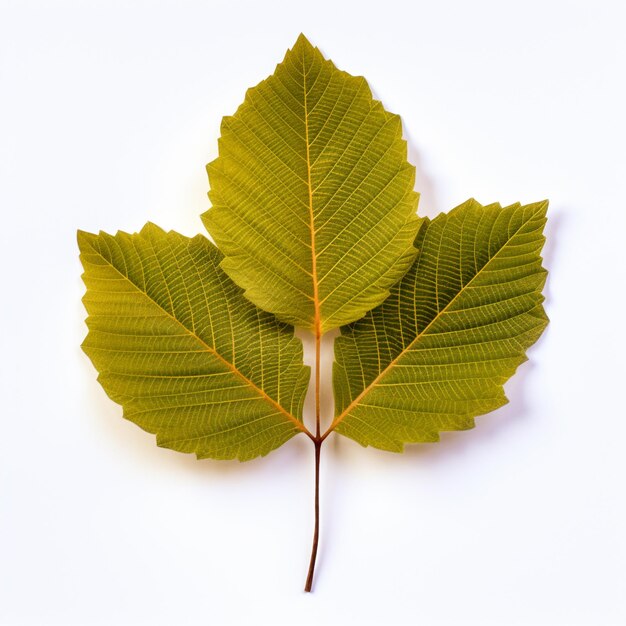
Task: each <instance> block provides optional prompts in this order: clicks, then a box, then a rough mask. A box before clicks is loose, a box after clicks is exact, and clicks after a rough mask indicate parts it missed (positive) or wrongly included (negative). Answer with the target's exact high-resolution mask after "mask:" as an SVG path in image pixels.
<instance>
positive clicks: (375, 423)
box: [332, 200, 548, 451]
mask: <svg viewBox="0 0 626 626" xmlns="http://www.w3.org/2000/svg"><path fill="white" fill-rule="evenodd" d="M547 204H548V203H547V202H539V203H536V204H529V205H526V206H521V205H519V204H516V205H513V206H509V207H506V208H501V207H500V206H499V205H496V204H492V205H489V206H485V207H483V206H481V205H480V204H479V203H478V202H476V201H475V200H469V201H467V202H465V203H464V204H463V205H461V206H459V207H457V208H456V209H454V210H452V211H450V213H448V214H442V215H439V216H438V217H437V218H436V219H434V220H433V221H432V222H429V221H428V220H424V221H423V224H422V227H421V229H420V232H419V234H418V236H417V239H416V244H415V245H416V247H417V248H418V249H419V255H418V257H417V259H416V261H415V263H414V265H413V267H412V268H411V269H410V270H409V272H408V273H407V274H406V276H405V277H404V278H403V280H402V281H401V282H400V283H399V284H398V285H397V286H396V287H394V289H393V290H392V294H391V296H390V297H389V298H388V299H387V300H386V301H385V302H384V303H383V304H382V305H381V306H380V307H378V308H377V309H375V310H374V311H372V312H370V313H369V314H368V315H367V316H366V317H365V318H364V319H363V320H360V321H358V322H356V323H355V324H353V325H351V326H348V327H346V328H343V329H342V330H341V337H339V338H338V339H337V341H336V343H335V356H336V362H335V365H334V371H333V378H334V392H335V404H336V409H335V411H336V416H335V419H334V422H333V425H332V428H334V429H335V430H337V432H340V433H341V434H343V435H347V436H348V437H351V438H353V439H355V440H356V441H358V442H359V443H361V444H363V445H371V446H375V447H377V448H383V449H386V450H393V451H401V450H402V447H403V444H404V443H407V442H419V441H437V440H438V438H439V435H438V433H439V431H445V430H463V429H467V428H471V427H472V426H473V425H474V421H473V418H474V417H475V416H477V415H481V414H483V413H487V412H489V411H492V410H494V409H496V408H498V407H499V406H501V405H503V404H505V403H506V402H507V400H506V397H505V395H504V391H503V388H502V385H503V384H504V382H505V381H506V380H507V379H508V378H509V377H510V376H512V375H513V373H514V372H515V370H516V368H517V367H518V366H519V365H520V363H522V362H523V361H525V360H526V356H525V352H526V349H527V348H528V347H529V346H531V345H532V344H533V343H534V342H535V341H536V340H537V338H538V337H539V335H540V334H541V332H542V331H543V329H544V327H545V325H546V324H547V317H546V315H545V312H544V310H543V306H542V304H541V303H542V302H543V296H542V294H541V290H542V288H543V285H544V282H545V278H546V271H545V269H543V267H542V266H541V256H540V253H541V248H542V246H543V242H544V236H543V234H542V231H543V226H544V223H545V214H546V209H547Z"/></svg>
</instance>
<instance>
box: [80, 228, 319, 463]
mask: <svg viewBox="0 0 626 626" xmlns="http://www.w3.org/2000/svg"><path fill="white" fill-rule="evenodd" d="M79 247H80V250H81V260H82V262H83V266H84V268H85V273H84V274H83V280H84V282H85V285H86V287H87V292H86V294H85V297H84V298H83V302H84V304H85V307H86V309H87V311H88V313H89V317H88V319H87V325H88V327H89V333H88V335H87V337H86V339H85V341H84V343H83V350H84V351H85V352H86V353H87V355H88V356H89V358H90V359H91V360H92V362H93V363H94V366H95V367H96V369H97V370H98V371H99V372H100V375H99V381H100V383H101V384H102V386H103V387H104V389H105V391H106V392H107V394H108V395H109V396H110V397H111V398H112V399H113V400H114V401H116V402H118V403H119V404H122V406H123V407H124V417H126V418H127V419H129V420H131V421H133V422H135V423H137V424H138V425H139V426H140V427H142V428H143V429H144V430H148V431H149V432H152V433H156V434H157V443H158V444H159V445H161V446H164V447H170V448H173V449H176V450H179V451H182V452H195V453H196V455H197V456H198V458H204V457H212V458H235V457H237V458H239V459H240V460H247V459H249V458H253V457H255V456H258V455H264V454H267V453H269V452H270V451H271V450H273V449H274V448H276V447H278V446H279V445H281V444H282V443H284V442H285V441H287V440H288V439H290V438H291V437H292V436H294V435H295V434H297V433H298V432H306V429H305V427H304V425H303V424H302V404H303V401H304V395H305V393H306V388H307V385H308V377H309V374H308V367H306V366H304V365H303V364H302V345H301V343H300V341H299V340H297V339H296V338H295V337H294V336H293V329H290V328H288V327H287V326H286V325H284V324H280V323H278V322H277V321H276V320H275V319H274V318H273V317H272V316H271V315H269V314H267V313H263V312H260V311H258V309H256V308H255V307H254V306H253V305H252V304H251V303H250V302H248V301H247V300H246V299H245V298H244V297H243V296H242V294H241V290H240V289H239V288H237V287H236V286H235V285H234V284H232V283H231V281H230V280H229V279H228V277H227V276H226V275H225V274H224V273H223V271H222V270H221V269H220V268H219V263H220V261H221V258H222V256H221V254H220V253H219V251H218V250H217V248H215V246H214V245H213V244H211V242H209V241H208V240H207V239H205V238H204V237H201V236H197V237H195V238H193V239H188V238H186V237H183V236H182V235H179V234H177V233H174V232H170V233H165V232H164V231H162V230H161V229H159V228H158V227H156V226H154V225H152V224H148V225H146V227H144V229H143V230H142V231H141V232H140V233H138V234H134V235H129V234H127V233H121V232H119V233H118V234H117V235H115V236H112V235H107V234H106V233H100V234H99V235H93V234H90V233H82V232H79Z"/></svg>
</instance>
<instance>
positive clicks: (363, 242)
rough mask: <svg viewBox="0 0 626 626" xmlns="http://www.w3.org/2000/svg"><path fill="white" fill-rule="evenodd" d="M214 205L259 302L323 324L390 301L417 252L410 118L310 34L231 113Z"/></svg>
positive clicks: (240, 277)
mask: <svg viewBox="0 0 626 626" xmlns="http://www.w3.org/2000/svg"><path fill="white" fill-rule="evenodd" d="M219 148H220V150H219V152H220V156H219V157H218V158H217V159H216V160H215V161H213V162H212V163H210V164H209V165H208V166H207V171H208V174H209V180H210V184H211V192H210V193H209V197H210V199H211V202H212V205H213V206H212V208H211V209H210V210H209V211H207V212H206V213H205V214H204V215H203V220H204V223H205V225H206V227H207V229H208V230H209V232H210V233H211V236H212V237H213V238H214V240H215V241H216V242H217V244H218V245H219V247H220V249H221V250H222V251H223V252H224V253H225V255H226V258H225V259H224V261H223V264H222V266H223V268H224V270H225V271H226V272H227V273H228V274H229V275H230V276H231V278H232V279H233V280H234V281H235V282H236V283H237V284H239V285H240V286H241V287H243V288H244V289H245V293H246V296H247V297H248V298H249V299H250V300H252V301H253V302H254V303H255V304H257V306H259V307H261V308H262V309H264V310H267V311H270V312H272V313H274V314H276V315H277V316H278V317H279V318H280V319H282V320H283V321H286V322H288V323H290V324H293V325H295V326H300V327H303V328H308V329H309V330H312V331H314V332H319V333H320V334H321V333H323V332H325V331H327V330H330V329H331V328H335V327H338V326H341V325H343V324H346V323H349V322H351V321H354V320H355V319H358V318H360V317H362V316H363V315H364V314H365V313H366V312H367V311H368V310H370V309H371V308H373V307H375V306H376V305H378V304H380V303H381V302H382V301H383V300H384V299H385V298H386V297H387V295H388V293H389V289H390V288H391V286H392V285H393V284H394V283H395V282H397V280H399V279H400V278H401V276H402V275H403V274H404V273H405V272H406V271H407V270H408V268H409V267H410V265H411V262H412V260H413V258H414V255H415V249H414V248H413V239H414V237H415V233H416V230H417V225H418V221H417V218H416V216H415V209H416V206H417V197H418V196H417V194H416V193H415V192H414V191H413V185H414V178H415V169H414V168H413V167H412V166H411V165H409V164H408V162H407V161H406V152H407V150H406V142H405V141H404V140H403V139H402V128H401V122H400V118H399V117H398V116H397V115H392V114H390V113H388V112H386V111H385V110H384V109H383V107H382V105H381V104H380V102H377V101H375V100H373V98H372V94H371V92H370V90H369V87H368V86H367V83H366V82H365V79H363V78H360V77H353V76H350V75H349V74H347V73H345V72H342V71H340V70H338V69H337V68H336V67H335V66H334V65H333V63H332V62H331V61H327V60H326V59H324V57H323V56H322V54H321V53H320V52H319V50H318V49H317V48H313V46H312V45H311V44H310V43H309V42H308V41H307V40H306V38H304V36H300V38H299V39H298V41H297V42H296V45H295V46H294V47H293V49H291V50H289V51H288V52H287V55H286V56H285V59H284V61H283V62H282V63H281V64H279V65H278V66H277V68H276V71H275V73H274V74H273V75H272V76H270V77H269V78H268V79H266V80H265V81H263V82H261V83H260V84H259V85H257V86H256V87H254V88H252V89H249V90H248V92H247V94H246V99H245V101H244V103H243V104H242V105H241V106H240V107H239V109H238V110H237V112H236V113H235V115H234V116H231V117H226V118H224V121H223V123H222V136H221V137H220V140H219Z"/></svg>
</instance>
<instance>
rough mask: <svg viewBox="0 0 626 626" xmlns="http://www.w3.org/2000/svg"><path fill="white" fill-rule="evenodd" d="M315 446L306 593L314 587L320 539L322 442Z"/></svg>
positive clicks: (315, 443) (316, 442) (317, 442)
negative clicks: (312, 528)
mask: <svg viewBox="0 0 626 626" xmlns="http://www.w3.org/2000/svg"><path fill="white" fill-rule="evenodd" d="M314 445H315V528H314V530H313V546H312V548H311V560H310V561H309V572H308V574H307V577H306V583H305V585H304V590H305V591H307V592H308V591H311V587H312V586H313V573H314V572H315V560H316V558H317V544H318V542H319V538H320V451H321V449H322V442H321V441H319V440H317V441H315V442H314Z"/></svg>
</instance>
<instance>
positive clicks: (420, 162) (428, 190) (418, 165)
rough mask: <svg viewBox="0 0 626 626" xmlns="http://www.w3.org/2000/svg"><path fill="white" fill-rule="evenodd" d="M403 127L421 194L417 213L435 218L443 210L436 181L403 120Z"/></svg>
mask: <svg viewBox="0 0 626 626" xmlns="http://www.w3.org/2000/svg"><path fill="white" fill-rule="evenodd" d="M402 129H403V134H404V138H405V139H406V142H407V147H408V159H409V163H412V164H413V165H414V166H415V190H416V191H418V192H419V194H420V199H419V204H418V207H417V213H418V214H419V216H420V217H430V218H433V217H435V216H437V215H439V213H441V210H442V209H441V207H440V206H439V201H438V199H437V193H436V190H435V184H434V181H433V179H432V178H431V177H430V175H429V174H428V172H427V167H426V166H425V164H424V159H423V158H422V157H421V155H420V153H419V151H418V150H417V148H416V145H417V142H416V141H415V140H414V139H413V137H412V135H411V132H410V131H409V130H408V128H407V127H406V125H405V124H404V122H402Z"/></svg>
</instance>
